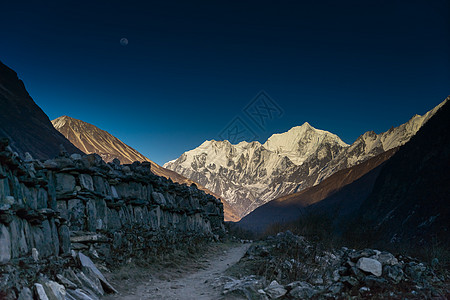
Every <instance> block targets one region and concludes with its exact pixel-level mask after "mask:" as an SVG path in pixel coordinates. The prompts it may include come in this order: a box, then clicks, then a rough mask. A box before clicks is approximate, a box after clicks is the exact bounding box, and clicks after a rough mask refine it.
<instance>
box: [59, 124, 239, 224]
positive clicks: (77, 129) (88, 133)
mask: <svg viewBox="0 0 450 300" xmlns="http://www.w3.org/2000/svg"><path fill="white" fill-rule="evenodd" d="M52 124H53V126H54V127H55V128H56V129H57V130H58V131H59V132H61V133H62V134H63V135H64V136H65V137H66V138H67V139H68V140H69V141H71V142H72V143H73V144H74V145H75V146H76V147H78V148H79V149H81V150H82V151H83V152H85V153H87V154H90V153H96V154H98V155H100V156H101V157H102V159H103V160H105V161H106V162H112V161H113V160H114V159H119V161H120V162H121V163H123V164H131V163H133V162H134V161H140V162H150V164H151V169H152V172H153V173H154V174H155V175H158V176H163V177H166V178H170V179H171V180H172V181H174V182H178V183H181V184H183V183H184V184H187V185H191V184H195V185H197V186H198V188H199V189H201V190H204V191H205V192H207V193H208V194H211V195H213V196H215V197H216V198H219V196H218V195H216V194H214V193H213V192H211V191H209V190H208V189H206V188H204V187H203V186H201V185H200V184H198V183H197V182H194V181H192V180H191V179H188V178H186V177H184V176H182V175H180V174H178V173H176V172H174V171H172V170H168V169H166V168H163V167H161V166H160V165H158V164H156V163H155V162H153V161H151V160H150V159H148V158H147V157H145V156H144V155H142V154H141V153H139V152H138V151H137V150H135V149H133V148H132V147H130V146H128V145H127V144H125V143H124V142H122V141H121V140H119V139H118V138H116V137H115V136H113V135H112V134H110V133H109V132H107V131H104V130H102V129H100V128H98V127H96V126H95V125H92V124H89V123H87V122H84V121H81V120H78V119H74V118H71V117H68V116H62V117H59V118H57V119H55V120H53V121H52ZM223 202H224V210H225V219H226V220H227V221H236V220H238V217H237V213H236V212H235V211H234V210H233V208H232V207H231V206H230V205H229V204H228V203H227V202H226V201H223Z"/></svg>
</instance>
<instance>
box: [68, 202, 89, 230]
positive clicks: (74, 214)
mask: <svg viewBox="0 0 450 300" xmlns="http://www.w3.org/2000/svg"><path fill="white" fill-rule="evenodd" d="M67 209H68V211H69V223H70V229H71V230H82V229H84V224H85V221H84V220H85V212H84V209H85V207H84V204H83V202H82V201H81V200H80V199H70V200H69V201H68V202H67Z"/></svg>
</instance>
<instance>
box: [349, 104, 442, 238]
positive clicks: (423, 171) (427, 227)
mask: <svg viewBox="0 0 450 300" xmlns="http://www.w3.org/2000/svg"><path fill="white" fill-rule="evenodd" d="M449 100H450V97H447V99H446V103H445V104H444V105H443V106H442V107H441V108H440V109H439V110H438V111H437V112H436V114H435V115H434V116H433V117H432V118H431V119H430V120H429V121H428V122H427V123H426V124H425V125H424V126H423V127H422V128H421V129H420V130H419V132H418V133H417V134H416V135H415V136H414V137H413V138H412V139H411V140H410V141H409V142H408V143H407V144H406V145H404V146H403V147H401V148H400V150H399V151H398V152H397V153H396V154H395V155H394V156H393V157H392V158H391V159H390V160H389V161H388V162H386V164H385V165H384V166H383V168H382V170H381V171H380V174H379V176H378V177H377V180H376V182H375V185H374V187H373V190H372V192H371V193H370V194H369V195H368V197H367V198H366V199H365V200H364V201H363V202H362V204H361V207H360V209H359V210H358V212H357V213H356V216H355V217H354V219H353V220H352V221H351V222H348V223H347V224H348V226H347V228H346V232H345V233H346V235H347V236H350V237H351V236H352V234H356V235H358V234H362V235H364V234H365V233H367V232H371V234H372V235H373V237H374V238H376V239H377V240H380V241H389V242H391V243H396V242H403V243H405V242H407V243H418V244H421V243H423V242H429V241H431V240H432V239H437V240H438V241H446V242H447V243H448V241H449V236H450V234H449V224H450V206H449V204H450V184H449V183H450V170H449V168H450V104H449V103H448V102H449ZM344 223H346V222H344ZM356 225H359V226H358V227H355V226H356ZM355 230H356V231H355Z"/></svg>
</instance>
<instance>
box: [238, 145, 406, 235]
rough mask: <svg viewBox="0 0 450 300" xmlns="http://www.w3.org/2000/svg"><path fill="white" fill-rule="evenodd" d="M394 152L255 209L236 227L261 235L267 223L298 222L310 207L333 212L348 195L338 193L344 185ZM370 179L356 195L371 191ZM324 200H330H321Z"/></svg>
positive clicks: (370, 170)
mask: <svg viewBox="0 0 450 300" xmlns="http://www.w3.org/2000/svg"><path fill="white" fill-rule="evenodd" d="M397 149H398V148H395V149H391V150H389V151H386V152H384V153H382V154H379V155H377V156H375V157H373V158H371V159H369V160H367V161H365V162H363V163H361V164H359V165H356V166H354V167H351V168H347V169H344V170H341V171H338V172H336V173H335V174H333V175H331V176H330V177H328V178H327V179H325V180H324V181H322V182H321V183H320V184H318V185H316V186H313V187H310V188H308V189H306V190H303V191H301V192H298V193H294V194H290V195H287V196H283V197H280V198H277V199H274V200H272V201H270V202H268V203H266V204H264V205H262V206H260V207H258V208H257V209H255V210H254V211H253V212H251V213H250V214H248V215H247V216H245V217H244V218H243V219H242V220H240V221H239V222H238V223H237V224H238V226H239V227H241V228H243V229H246V230H250V231H252V232H256V233H262V232H264V231H265V230H266V229H267V227H268V226H270V225H271V224H274V223H286V222H290V221H294V220H296V219H298V218H299V217H301V216H302V215H304V214H306V213H307V212H308V211H309V209H308V207H314V204H316V205H318V206H319V207H320V208H321V210H326V209H328V208H330V210H332V211H334V210H335V209H336V207H334V205H333V204H334V203H335V202H339V203H343V201H344V199H346V198H347V196H348V195H347V194H346V193H342V192H340V191H343V190H345V188H346V186H348V185H352V184H354V183H355V182H357V181H361V180H360V178H361V177H363V176H364V175H365V174H368V173H371V172H372V173H375V174H378V171H377V170H378V169H379V166H380V165H382V164H383V163H384V162H385V161H386V160H388V159H389V158H391V157H392V155H393V154H394V153H395V151H397ZM373 177H374V176H370V177H367V178H366V179H364V180H362V182H363V184H361V185H360V186H361V188H360V189H359V192H363V191H364V192H365V193H366V195H367V194H368V193H369V192H370V191H371V188H372V186H373V183H374V181H375V178H376V176H375V177H374V178H373ZM368 178H370V179H371V182H368V180H367V179H368ZM334 194H337V195H345V197H344V199H341V198H339V200H336V199H334V198H335V197H334ZM338 197H341V196H338ZM328 198H329V199H333V200H327V201H325V200H324V199H328ZM324 203H327V204H324ZM342 205H343V206H346V205H350V206H353V205H354V203H352V202H351V201H350V203H348V204H347V203H346V204H342Z"/></svg>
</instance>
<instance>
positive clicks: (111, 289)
mask: <svg viewBox="0 0 450 300" xmlns="http://www.w3.org/2000/svg"><path fill="white" fill-rule="evenodd" d="M78 257H79V259H80V263H81V265H82V266H83V267H86V268H89V269H91V270H92V272H94V274H95V275H96V276H97V277H98V279H100V281H101V283H102V285H103V286H104V288H105V289H106V291H107V292H110V293H117V290H116V289H115V288H114V287H113V286H112V285H111V284H109V282H108V281H107V280H106V278H105V276H103V274H102V272H100V270H99V269H97V267H96V266H95V264H94V263H93V262H92V260H91V259H90V258H89V257H87V256H86V255H84V254H83V253H81V252H78Z"/></svg>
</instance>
